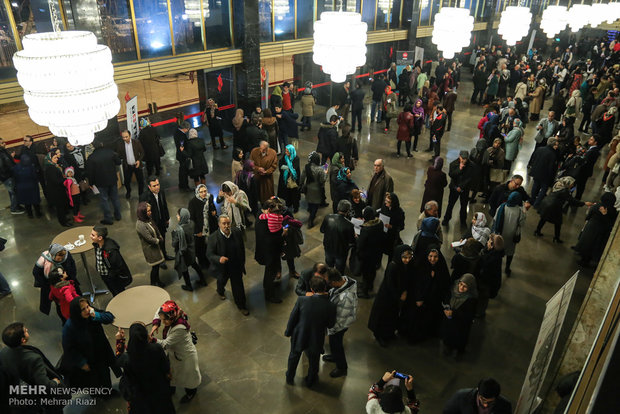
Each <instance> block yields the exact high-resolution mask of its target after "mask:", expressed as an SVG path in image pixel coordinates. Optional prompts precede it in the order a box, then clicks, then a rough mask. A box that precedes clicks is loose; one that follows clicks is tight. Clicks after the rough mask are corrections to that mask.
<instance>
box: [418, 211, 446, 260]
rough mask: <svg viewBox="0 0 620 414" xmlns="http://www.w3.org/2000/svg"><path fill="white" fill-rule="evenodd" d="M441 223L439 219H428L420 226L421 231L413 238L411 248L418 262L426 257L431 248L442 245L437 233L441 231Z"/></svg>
mask: <svg viewBox="0 0 620 414" xmlns="http://www.w3.org/2000/svg"><path fill="white" fill-rule="evenodd" d="M439 226H440V221H439V219H438V218H437V217H426V218H425V219H424V220H422V223H421V224H420V230H418V232H417V233H416V235H415V236H413V241H412V242H411V248H412V249H413V255H414V256H415V257H416V260H417V259H418V258H419V257H421V256H424V254H425V253H426V252H427V251H428V250H429V248H430V246H438V245H441V240H440V239H439V235H438V234H437V231H438V230H439Z"/></svg>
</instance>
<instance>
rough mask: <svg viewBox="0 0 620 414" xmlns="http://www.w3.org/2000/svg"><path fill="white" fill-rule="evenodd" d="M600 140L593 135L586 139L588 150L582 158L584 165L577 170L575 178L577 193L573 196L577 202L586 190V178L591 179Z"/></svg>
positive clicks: (598, 153) (599, 153)
mask: <svg viewBox="0 0 620 414" xmlns="http://www.w3.org/2000/svg"><path fill="white" fill-rule="evenodd" d="M600 140H601V138H600V137H599V136H598V135H597V134H594V135H592V136H591V137H590V139H588V145H589V147H588V150H587V151H586V153H585V155H584V156H583V157H584V163H583V165H582V166H581V168H580V169H579V173H578V174H577V176H576V177H575V185H576V186H577V191H576V194H575V198H576V199H577V200H581V196H582V195H583V191H584V190H585V189H586V182H587V181H588V178H590V177H592V174H593V173H594V165H595V164H596V161H598V157H599V156H600V155H601V149H600V148H599V146H598V142H599V141H600Z"/></svg>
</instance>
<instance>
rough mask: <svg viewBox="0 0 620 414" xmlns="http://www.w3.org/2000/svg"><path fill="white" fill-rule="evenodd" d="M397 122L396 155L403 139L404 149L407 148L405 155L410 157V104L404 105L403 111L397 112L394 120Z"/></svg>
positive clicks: (398, 153)
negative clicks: (396, 117)
mask: <svg viewBox="0 0 620 414" xmlns="http://www.w3.org/2000/svg"><path fill="white" fill-rule="evenodd" d="M396 122H397V124H398V131H397V132H396V140H397V142H396V156H397V157H400V147H401V144H402V143H403V141H404V142H405V149H406V150H407V157H408V158H411V157H413V155H411V135H412V133H413V122H414V117H413V114H412V113H411V104H407V105H405V108H404V109H403V111H402V112H401V113H400V114H398V119H397V120H396Z"/></svg>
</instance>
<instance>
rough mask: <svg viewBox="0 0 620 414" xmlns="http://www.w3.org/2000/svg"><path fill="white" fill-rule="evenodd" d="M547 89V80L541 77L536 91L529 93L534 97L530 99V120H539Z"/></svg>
mask: <svg viewBox="0 0 620 414" xmlns="http://www.w3.org/2000/svg"><path fill="white" fill-rule="evenodd" d="M546 91H547V81H546V80H545V79H540V80H539V81H538V86H537V87H536V89H535V90H534V92H530V93H529V96H530V98H531V99H532V100H531V101H530V121H538V119H539V117H540V111H541V110H542V106H543V102H544V101H545V94H546Z"/></svg>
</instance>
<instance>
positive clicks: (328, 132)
mask: <svg viewBox="0 0 620 414" xmlns="http://www.w3.org/2000/svg"><path fill="white" fill-rule="evenodd" d="M337 142H338V130H337V129H336V126H335V125H332V124H323V123H322V124H321V126H320V128H319V132H318V144H317V146H316V152H318V153H320V154H321V155H323V157H326V158H331V157H332V155H334V153H335V152H336V151H337V149H336V148H337Z"/></svg>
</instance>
